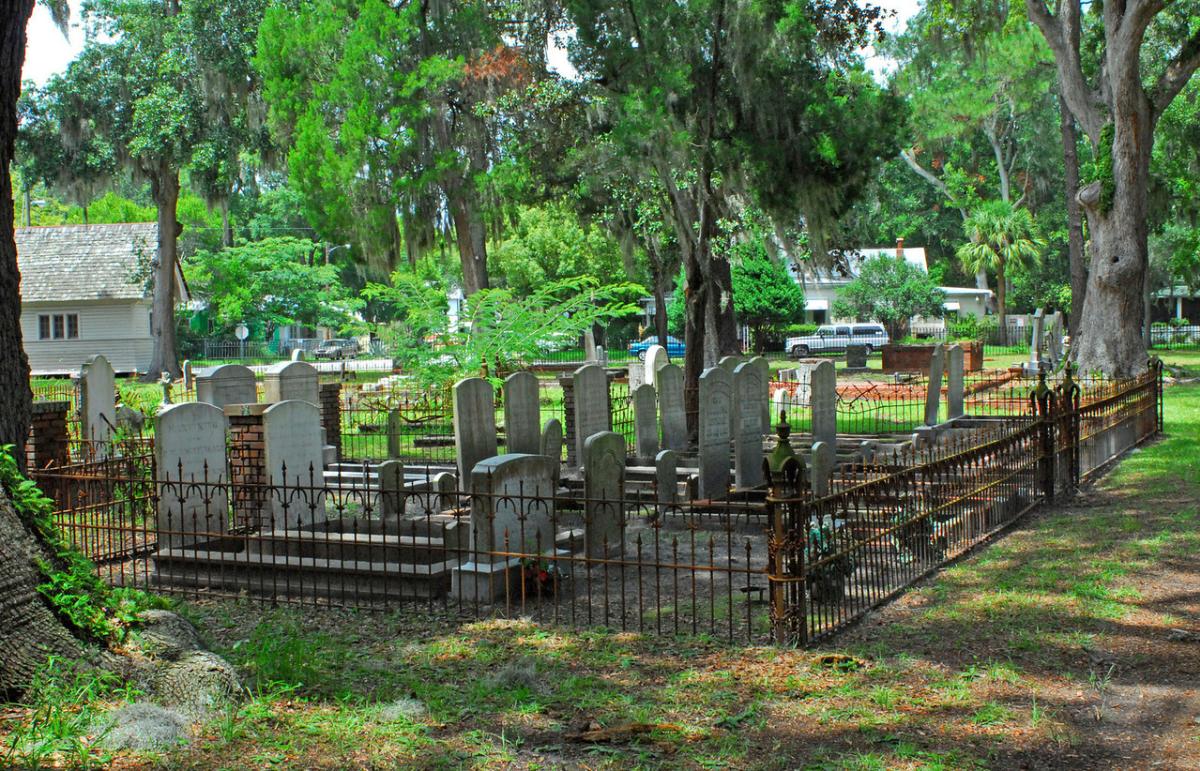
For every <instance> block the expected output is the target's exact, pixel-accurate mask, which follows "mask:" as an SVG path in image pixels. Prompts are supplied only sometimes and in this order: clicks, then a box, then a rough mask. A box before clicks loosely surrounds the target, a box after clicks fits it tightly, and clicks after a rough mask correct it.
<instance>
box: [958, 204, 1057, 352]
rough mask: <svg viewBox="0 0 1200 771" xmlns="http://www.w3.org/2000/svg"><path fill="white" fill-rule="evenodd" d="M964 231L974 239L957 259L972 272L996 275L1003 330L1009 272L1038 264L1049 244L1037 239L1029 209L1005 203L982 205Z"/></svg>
mask: <svg viewBox="0 0 1200 771" xmlns="http://www.w3.org/2000/svg"><path fill="white" fill-rule="evenodd" d="M963 230H965V231H966V233H967V237H968V238H969V239H971V240H970V241H968V242H967V243H965V244H963V245H962V246H960V247H958V251H957V254H958V258H959V259H960V260H961V261H962V264H963V266H964V267H965V268H966V269H967V270H969V271H971V272H973V273H974V272H977V271H983V270H986V271H990V272H992V273H995V274H996V309H997V315H998V316H999V317H1000V328H1001V329H1003V328H1004V324H1005V317H1006V316H1007V313H1008V308H1007V305H1006V303H1005V299H1006V298H1005V294H1006V291H1007V289H1008V282H1009V279H1010V278H1011V276H1010V275H1009V273H1010V271H1011V270H1012V269H1014V268H1017V267H1023V266H1029V265H1036V264H1037V263H1039V262H1040V261H1041V258H1042V250H1043V249H1044V248H1045V246H1046V242H1045V241H1043V240H1042V239H1041V238H1040V237H1039V236H1038V234H1037V227H1036V226H1035V224H1034V222H1033V215H1032V214H1030V212H1029V210H1028V209H1022V208H1018V207H1016V206H1014V205H1013V204H1011V203H1009V202H1008V201H1003V200H995V201H986V202H984V203H981V204H980V205H979V206H978V207H977V208H976V209H975V210H974V211H972V212H971V213H970V215H968V216H967V219H966V221H964V222H963Z"/></svg>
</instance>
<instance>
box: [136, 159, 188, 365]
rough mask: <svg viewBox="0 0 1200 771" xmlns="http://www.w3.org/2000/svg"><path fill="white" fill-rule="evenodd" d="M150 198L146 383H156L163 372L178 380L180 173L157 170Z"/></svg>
mask: <svg viewBox="0 0 1200 771" xmlns="http://www.w3.org/2000/svg"><path fill="white" fill-rule="evenodd" d="M150 194H151V197H152V198H153V199H154V205H155V206H156V207H157V209H158V255H157V256H156V258H155V259H156V261H154V262H152V263H151V264H152V265H153V276H154V301H153V304H152V306H151V309H150V335H151V337H153V338H154V355H153V357H152V358H151V360H150V369H149V371H148V372H146V374H145V377H146V379H147V380H157V379H158V377H159V375H160V374H161V373H163V372H169V373H171V377H175V378H177V377H179V376H180V374H182V371H181V370H180V368H179V355H178V353H177V352H176V350H175V299H176V298H175V269H176V265H177V264H178V254H179V233H180V230H181V227H180V225H179V221H178V220H177V219H176V214H175V209H176V206H177V205H178V203H179V172H177V171H175V170H174V169H166V168H163V169H159V170H158V172H157V173H156V174H154V175H152V176H151V178H150Z"/></svg>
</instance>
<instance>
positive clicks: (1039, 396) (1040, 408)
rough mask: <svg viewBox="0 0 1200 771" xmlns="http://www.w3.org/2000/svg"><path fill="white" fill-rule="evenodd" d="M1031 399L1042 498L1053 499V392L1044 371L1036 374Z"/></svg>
mask: <svg viewBox="0 0 1200 771" xmlns="http://www.w3.org/2000/svg"><path fill="white" fill-rule="evenodd" d="M1033 399H1034V402H1035V404H1036V405H1037V418H1038V424H1039V425H1038V433H1039V436H1040V438H1041V447H1040V454H1041V457H1040V464H1039V465H1040V468H1039V474H1038V476H1039V477H1040V478H1041V486H1042V498H1043V499H1045V500H1047V501H1050V500H1053V499H1054V465H1055V463H1054V461H1055V453H1054V392H1053V391H1051V390H1050V388H1049V387H1048V386H1047V385H1046V373H1045V372H1044V371H1043V372H1041V373H1039V374H1038V384H1037V388H1035V389H1034V392H1033Z"/></svg>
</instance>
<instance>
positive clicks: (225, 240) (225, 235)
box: [221, 198, 233, 248]
mask: <svg viewBox="0 0 1200 771" xmlns="http://www.w3.org/2000/svg"><path fill="white" fill-rule="evenodd" d="M221 246H224V247H225V248H229V247H231V246H233V220H231V219H230V218H229V199H228V198H227V199H225V200H223V201H221Z"/></svg>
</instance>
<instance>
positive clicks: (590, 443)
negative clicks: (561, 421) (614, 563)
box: [583, 431, 625, 559]
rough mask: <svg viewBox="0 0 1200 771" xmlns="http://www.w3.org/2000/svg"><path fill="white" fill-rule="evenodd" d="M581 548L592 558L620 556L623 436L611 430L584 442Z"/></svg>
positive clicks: (621, 542)
mask: <svg viewBox="0 0 1200 771" xmlns="http://www.w3.org/2000/svg"><path fill="white" fill-rule="evenodd" d="M583 452H584V455H583V494H584V520H583V522H584V529H583V543H584V551H585V553H586V554H587V556H588V557H591V558H593V559H606V558H608V557H616V556H620V555H621V554H622V553H623V552H624V548H625V540H624V539H625V438H624V437H623V436H621V435H620V434H616V433H613V432H612V431H602V432H600V433H598V434H592V435H591V436H589V437H588V438H587V441H586V442H584V450H583Z"/></svg>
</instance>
